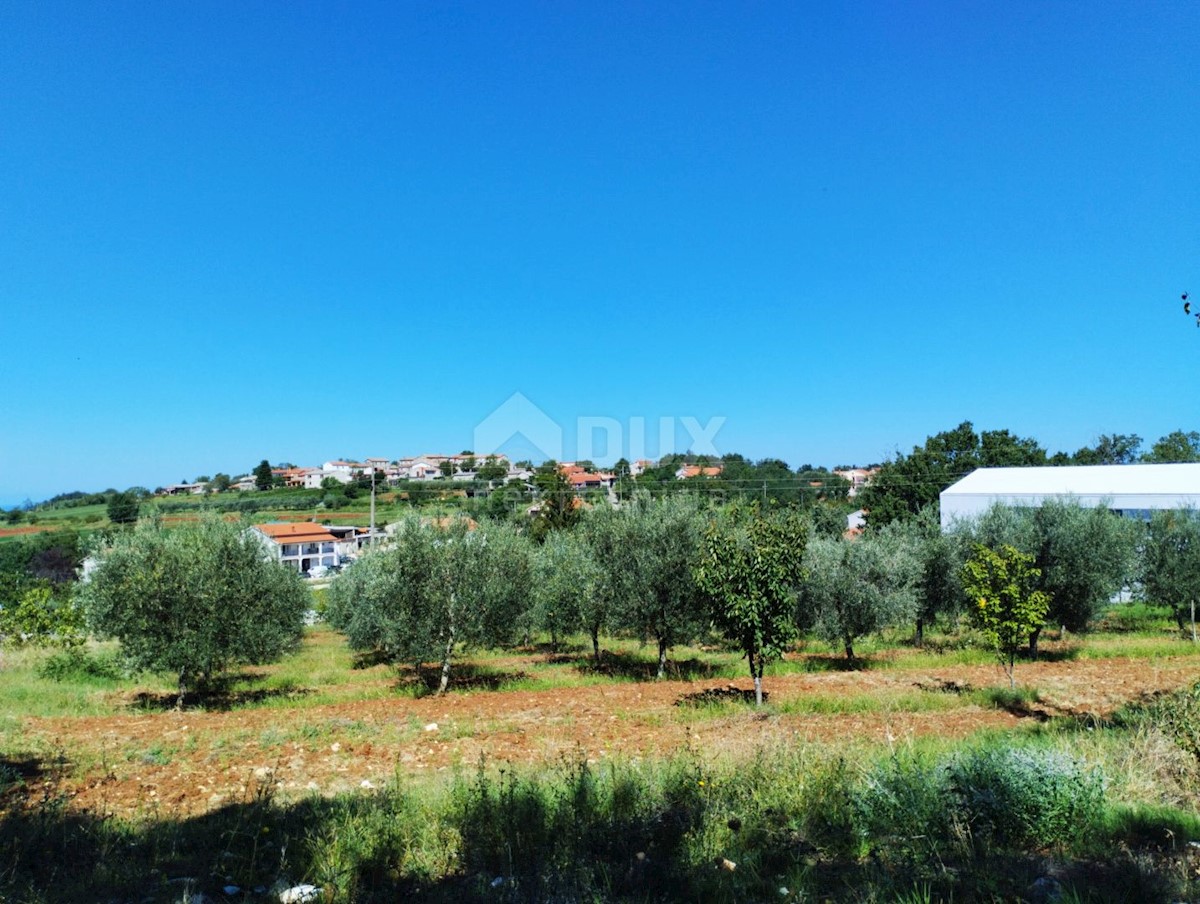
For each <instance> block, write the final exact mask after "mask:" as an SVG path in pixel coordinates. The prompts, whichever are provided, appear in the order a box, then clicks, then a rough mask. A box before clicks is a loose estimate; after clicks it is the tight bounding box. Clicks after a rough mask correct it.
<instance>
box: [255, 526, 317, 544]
mask: <svg viewBox="0 0 1200 904" xmlns="http://www.w3.org/2000/svg"><path fill="white" fill-rule="evenodd" d="M254 526H255V527H256V528H258V529H259V530H260V531H262V532H263V533H264V534H266V535H267V536H268V537H270V538H271V539H272V540H274V541H275V542H276V543H332V542H334V541H336V540H337V537H335V536H334V535H333V534H331V533H330V532H329V531H327V530H325V528H324V527H322V526H321V525H320V524H313V523H312V522H311V521H293V522H291V523H289V524H256V525H254Z"/></svg>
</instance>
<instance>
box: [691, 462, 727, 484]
mask: <svg viewBox="0 0 1200 904" xmlns="http://www.w3.org/2000/svg"><path fill="white" fill-rule="evenodd" d="M722 470H723V468H722V466H721V465H716V466H715V467H711V468H702V467H700V466H699V465H684V466H683V479H684V480H687V479H688V478H689V477H700V476H704V477H718V476H720V474H721V471H722Z"/></svg>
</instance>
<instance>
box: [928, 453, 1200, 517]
mask: <svg viewBox="0 0 1200 904" xmlns="http://www.w3.org/2000/svg"><path fill="white" fill-rule="evenodd" d="M940 498H941V510H942V527H943V528H946V527H948V526H949V525H950V524H951V523H952V522H953V521H955V520H956V519H970V518H974V517H976V516H978V515H981V514H982V513H983V512H985V511H987V510H988V509H989V508H990V507H991V506H992V505H993V504H995V503H997V502H1003V503H1005V504H1006V505H1012V506H1019V507H1023V508H1036V507H1037V506H1039V505H1041V504H1042V502H1043V501H1044V500H1046V499H1076V500H1078V502H1079V504H1080V505H1086V506H1096V505H1104V506H1106V507H1107V508H1109V509H1111V510H1113V511H1114V512H1116V513H1117V514H1120V515H1124V516H1125V517H1128V518H1140V519H1142V520H1148V519H1149V517H1150V513H1151V512H1152V511H1154V510H1156V509H1182V508H1196V509H1200V464H1174V465H1069V466H1066V467H1060V468H1055V467H1044V468H979V469H977V470H975V471H972V472H971V473H970V474H968V475H967V476H966V477H964V478H963V479H962V480H960V481H959V482H958V483H956V484H953V485H952V486H949V487H947V488H946V489H944V490H942V493H941V497H940Z"/></svg>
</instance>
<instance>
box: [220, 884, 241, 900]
mask: <svg viewBox="0 0 1200 904" xmlns="http://www.w3.org/2000/svg"><path fill="white" fill-rule="evenodd" d="M221 891H223V892H225V894H227V895H229V896H230V897H231V898H232V897H233V896H234V895H236V894H239V893H240V892H241V889H240V888H238V887H237V886H236V885H226V886H225V887H224V888H222V889H221Z"/></svg>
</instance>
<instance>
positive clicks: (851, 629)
mask: <svg viewBox="0 0 1200 904" xmlns="http://www.w3.org/2000/svg"><path fill="white" fill-rule="evenodd" d="M804 568H805V572H806V577H805V579H804V583H803V584H802V587H801V595H800V609H799V613H798V620H799V621H800V623H801V625H802V626H804V627H806V628H809V629H811V630H812V631H814V632H815V633H816V634H817V636H818V637H820V638H822V639H823V640H825V641H827V642H828V643H831V644H840V645H841V647H842V649H843V650H845V652H846V659H847V660H848V661H849V662H854V643H855V641H856V640H858V638H860V637H864V636H866V635H868V634H873V633H875V632H877V631H880V630H882V629H884V628H888V627H892V626H894V625H899V624H903V623H905V622H911V621H912V620H913V618H914V616H915V614H916V612H917V589H916V588H917V585H918V581H919V579H920V574H921V561H920V557H919V553H918V547H917V544H916V543H915V542H914V541H913V540H912V538H911V537H910V536H909V535H908V534H907V533H906V532H904V531H902V530H900V529H898V528H893V527H890V526H889V527H888V528H885V529H882V530H879V531H877V532H875V533H867V534H864V535H863V536H861V537H859V538H857V539H852V540H841V539H839V540H835V539H832V538H826V537H814V538H813V539H812V540H810V541H809V544H808V548H807V550H806V551H805V557H804Z"/></svg>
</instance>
